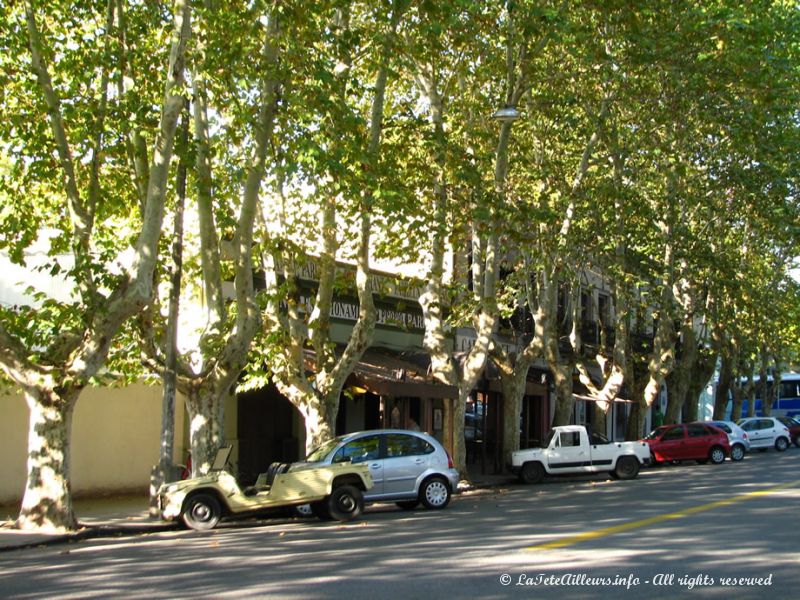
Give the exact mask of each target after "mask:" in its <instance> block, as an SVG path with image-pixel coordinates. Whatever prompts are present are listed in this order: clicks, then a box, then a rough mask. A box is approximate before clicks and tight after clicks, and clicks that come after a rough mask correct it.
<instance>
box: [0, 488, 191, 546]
mask: <svg viewBox="0 0 800 600" xmlns="http://www.w3.org/2000/svg"><path fill="white" fill-rule="evenodd" d="M148 502H149V499H148V498H147V497H146V496H108V497H102V498H84V499H79V500H75V501H74V502H73V506H74V510H75V516H76V517H77V519H78V523H79V524H80V526H81V528H80V529H79V530H78V531H75V532H72V533H65V534H58V533H32V532H29V531H18V530H16V529H12V525H13V523H14V519H16V516H17V515H16V514H15V512H16V510H18V507H16V506H3V507H0V553H2V552H4V551H8V550H17V549H22V548H33V547H36V546H44V545H49V544H57V543H65V542H70V541H78V540H84V539H89V538H93V537H113V536H119V535H132V534H140V533H154V532H157V531H167V530H169V529H174V528H175V527H176V525H175V524H173V523H165V522H163V521H161V520H160V519H150V517H149V515H148Z"/></svg>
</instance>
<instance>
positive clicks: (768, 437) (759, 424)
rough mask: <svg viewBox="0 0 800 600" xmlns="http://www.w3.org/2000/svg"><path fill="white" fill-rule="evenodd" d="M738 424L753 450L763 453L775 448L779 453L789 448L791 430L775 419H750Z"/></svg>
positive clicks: (739, 421) (740, 421)
mask: <svg viewBox="0 0 800 600" xmlns="http://www.w3.org/2000/svg"><path fill="white" fill-rule="evenodd" d="M736 424H737V425H738V426H739V427H741V428H742V429H744V430H745V432H746V433H747V436H748V437H749V438H750V446H751V447H752V448H758V449H759V450H761V451H764V450H766V449H767V448H775V450H777V451H778V452H783V451H784V450H786V448H788V447H789V443H790V441H791V436H790V435H789V428H788V427H786V425H784V424H783V423H781V422H780V421H779V420H778V419H776V418H774V417H748V418H747V419H739V420H738V421H737V422H736Z"/></svg>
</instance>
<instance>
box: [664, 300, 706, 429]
mask: <svg viewBox="0 0 800 600" xmlns="http://www.w3.org/2000/svg"><path fill="white" fill-rule="evenodd" d="M692 321H693V318H692V316H691V315H687V319H686V320H685V321H684V323H683V327H682V331H681V349H682V354H681V357H680V358H679V359H678V358H676V360H675V368H674V369H673V370H672V372H671V373H670V374H669V375H668V376H667V411H666V413H665V415H664V423H666V424H671V423H678V422H680V417H681V410H682V409H683V407H684V405H685V404H686V397H687V393H688V391H689V383H690V381H691V379H692V373H693V371H694V365H695V362H696V361H697V354H698V353H697V336H696V334H695V332H694V327H693V326H692Z"/></svg>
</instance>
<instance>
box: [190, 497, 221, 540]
mask: <svg viewBox="0 0 800 600" xmlns="http://www.w3.org/2000/svg"><path fill="white" fill-rule="evenodd" d="M220 518H222V507H221V506H220V504H219V500H217V498H216V497H215V496H213V495H211V494H202V493H200V494H193V495H192V496H189V498H188V499H187V500H186V503H185V504H184V507H183V512H182V513H181V519H182V520H183V522H184V524H185V525H186V526H187V527H189V528H190V529H194V530H195V531H207V530H209V529H214V527H216V526H217V523H219V520H220Z"/></svg>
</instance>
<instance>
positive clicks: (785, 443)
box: [775, 437, 789, 452]
mask: <svg viewBox="0 0 800 600" xmlns="http://www.w3.org/2000/svg"><path fill="white" fill-rule="evenodd" d="M788 447H789V440H787V439H786V438H785V437H779V438H778V439H777V440H775V450H777V451H778V452H783V451H784V450H786V449H787V448H788Z"/></svg>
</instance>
